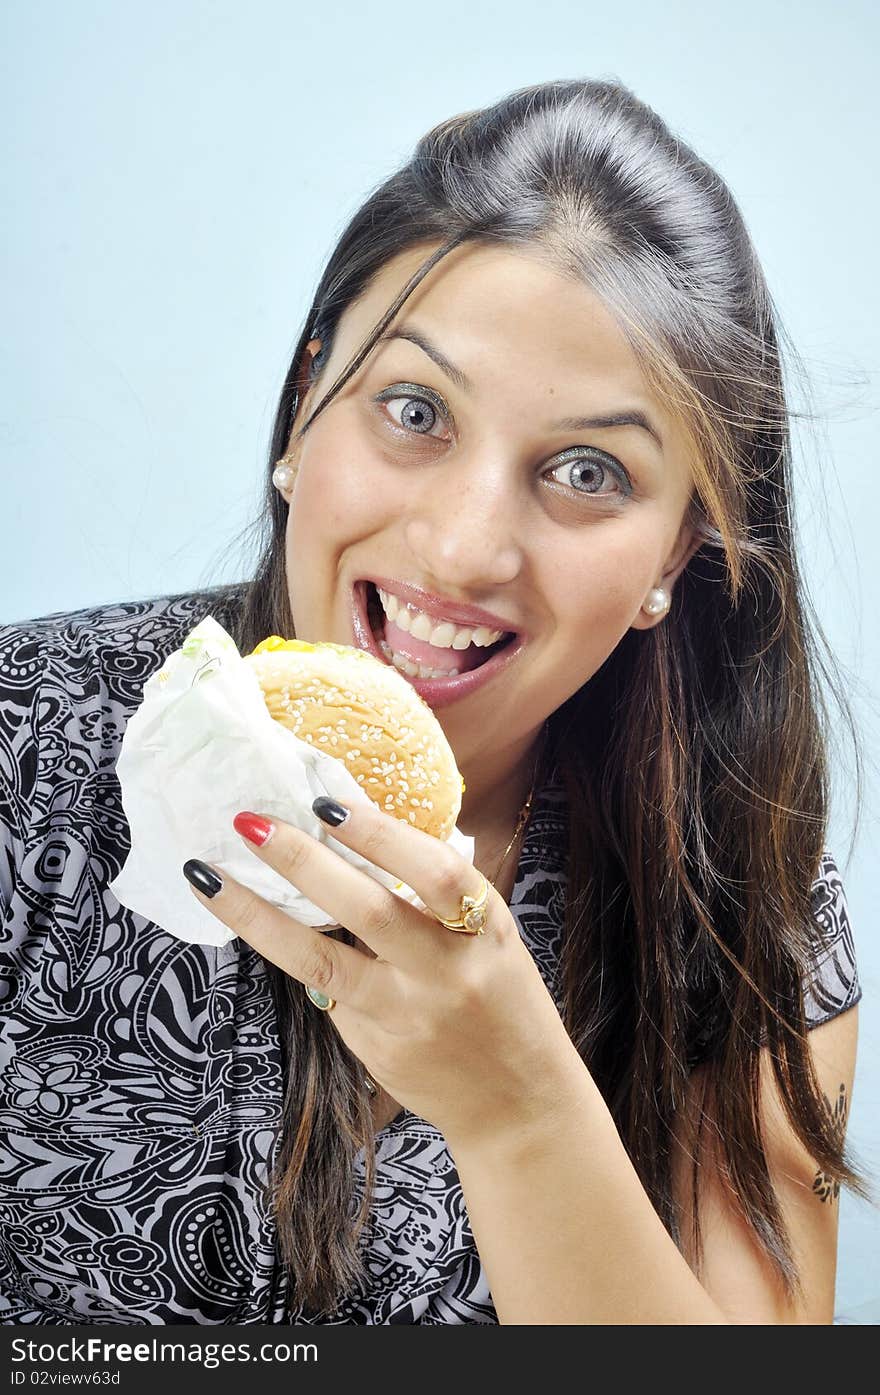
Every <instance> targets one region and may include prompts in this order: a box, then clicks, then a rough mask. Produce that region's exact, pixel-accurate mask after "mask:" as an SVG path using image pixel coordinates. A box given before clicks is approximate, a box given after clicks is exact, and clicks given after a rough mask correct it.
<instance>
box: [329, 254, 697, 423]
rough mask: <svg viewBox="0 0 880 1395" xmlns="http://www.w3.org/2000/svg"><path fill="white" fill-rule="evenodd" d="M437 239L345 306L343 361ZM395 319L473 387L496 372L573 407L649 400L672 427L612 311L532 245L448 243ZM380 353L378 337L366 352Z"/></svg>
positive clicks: (386, 269) (394, 262)
mask: <svg viewBox="0 0 880 1395" xmlns="http://www.w3.org/2000/svg"><path fill="white" fill-rule="evenodd" d="M439 245H440V244H438V243H424V244H421V245H419V246H417V247H414V248H409V249H407V251H406V252H404V253H401V254H399V255H398V256H396V257H394V258H392V259H391V260H390V261H389V262H387V263H386V264H385V265H384V266H383V267H382V268H381V270H380V271H379V272H378V273H377V274H376V276H375V277H374V279H373V281H372V282H371V283H370V285H369V287H368V288H367V290H366V291H365V292H364V293H363V294H362V296H361V297H360V299H359V300H358V301H356V302H355V303H354V304H352V305H351V306H349V307H348V309H347V310H346V312H345V314H344V315H343V317H342V321H341V323H340V333H341V334H342V336H343V338H344V350H345V357H346V358H347V357H349V355H350V354H351V353H353V352H354V351H355V350H356V349H357V348H358V347H359V346H360V344H361V343H362V342H363V341H364V340H365V339H366V338H367V336H368V335H369V333H370V331H371V329H372V328H373V326H374V325H375V324H376V322H377V321H378V320H379V319H380V318H381V317H382V316H383V315H384V313H385V312H386V311H387V309H388V307H389V305H391V304H392V303H393V301H394V300H395V298H396V297H397V295H398V294H399V293H400V291H401V290H403V288H404V287H405V286H406V285H407V283H408V281H409V280H410V279H411V277H412V276H413V275H414V274H415V273H416V272H417V271H418V270H419V268H420V267H421V266H422V265H423V263H424V262H425V260H426V259H427V258H428V257H429V256H430V254H431V253H432V252H433V251H434V250H435V249H436V248H437V247H438V246H439ZM403 323H407V324H410V323H414V324H417V325H418V327H419V328H420V329H421V330H423V331H424V332H425V333H427V334H428V335H429V336H430V338H431V339H432V340H434V341H435V342H436V343H437V344H438V345H439V347H440V348H441V349H442V350H443V352H444V353H445V354H446V356H447V357H448V358H449V359H451V360H452V361H453V362H454V363H455V364H457V365H459V366H460V367H461V368H462V369H463V370H464V371H465V373H467V374H468V376H470V377H471V378H472V379H473V380H474V382H475V385H476V387H477V388H478V389H479V388H480V387H481V386H485V387H486V388H487V389H489V390H492V391H494V390H495V389H496V388H497V387H498V386H499V385H500V380H501V379H502V378H503V380H504V382H505V383H508V384H512V383H520V384H522V383H523V382H527V383H528V384H529V387H530V389H534V390H535V391H537V392H539V393H544V394H546V395H548V396H550V397H554V398H556V399H558V400H559V401H561V400H562V397H563V395H564V397H565V399H566V402H567V403H568V405H569V406H570V407H571V410H572V411H573V412H574V411H579V412H585V411H587V410H591V409H593V408H595V409H596V410H599V411H602V410H607V409H608V408H609V407H611V406H619V405H621V404H622V403H623V402H624V401H626V403H627V404H628V405H630V406H636V405H642V406H644V407H648V406H651V407H652V409H653V410H652V415H653V416H654V418H655V419H659V421H660V424H661V426H664V425H665V426H667V427H669V426H671V421H670V419H669V418H667V417H666V414H665V413H664V412H663V409H662V404H660V403H658V402H657V400H656V398H655V397H654V396H653V394H652V392H651V390H650V388H649V385H648V383H647V382H646V380H645V377H644V375H643V373H642V370H641V368H640V366H639V363H638V360H637V358H636V356H635V354H634V352H633V350H632V348H631V346H630V344H629V343H628V341H627V339H626V337H625V336H624V334H623V333H622V331H621V330H620V328H619V326H618V325H617V323H616V321H615V320H614V317H613V316H612V314H611V313H610V311H609V310H608V309H607V308H606V307H605V305H604V304H603V302H602V301H601V300H600V299H599V297H598V296H597V295H596V294H595V293H594V292H593V291H591V290H590V288H589V287H588V286H587V285H585V284H584V283H583V282H581V281H576V280H574V279H573V278H572V277H570V276H567V275H565V274H563V273H562V272H561V271H560V270H559V269H558V268H557V267H556V266H554V265H553V264H552V263H551V261H550V258H549V255H548V254H547V253H544V252H543V251H542V250H541V249H540V248H537V247H529V248H527V249H526V248H522V249H521V248H513V247H509V246H494V245H486V244H482V243H465V244H463V245H461V246H459V247H457V248H455V249H454V251H452V252H450V253H449V254H447V256H446V257H444V258H443V259H442V260H441V261H440V262H438V263H437V265H436V266H434V267H432V268H431V270H430V271H429V272H428V273H427V275H426V277H425V278H424V280H423V281H422V282H421V283H420V284H419V285H418V286H417V287H416V288H415V290H414V291H412V292H411V293H410V295H409V296H408V297H407V300H406V301H405V303H404V305H403V306H401V308H400V310H399V311H398V312H397V314H396V315H395V317H394V319H393V320H392V323H391V325H390V326H389V329H392V328H394V327H395V326H399V325H401V324H403ZM387 352H388V348H387V346H384V345H382V344H378V345H377V346H376V347H375V348H374V349H373V350H372V352H371V355H370V358H371V359H372V358H375V357H376V356H377V355H379V354H380V353H387ZM572 397H573V398H574V400H570V398H572ZM664 439H665V433H664Z"/></svg>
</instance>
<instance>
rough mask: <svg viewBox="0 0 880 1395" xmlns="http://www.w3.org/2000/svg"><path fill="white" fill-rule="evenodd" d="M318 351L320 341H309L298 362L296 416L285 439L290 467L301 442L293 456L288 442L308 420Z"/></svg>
mask: <svg viewBox="0 0 880 1395" xmlns="http://www.w3.org/2000/svg"><path fill="white" fill-rule="evenodd" d="M320 351H321V340H320V339H310V340H309V342H308V344H306V347H305V349H304V351H303V356H302V358H301V360H300V365H299V371H298V373H297V375H296V399H297V407H296V415H295V416H294V419H293V424H292V426H291V428H290V436H288V438H287V450H286V452H285V459H286V460H287V461H288V462H289V463H290V464H291V465H296V464H297V463H298V459H299V451H300V447H301V445H302V442H301V441H297V442H296V445H295V446H294V448H293V454H291V446H290V442H291V440H292V438H293V433H294V431H298V430H299V428H300V427H301V426H302V424H303V422H304V421H307V420H308V416H309V412H310V410H311V407H312V398H313V397H314V395H315V388H316V387H317V385H318V379H317V377H315V378H313V377H312V372H311V370H312V364H313V362H314V360H315V359H316V358H317V356H318V354H319V353H320Z"/></svg>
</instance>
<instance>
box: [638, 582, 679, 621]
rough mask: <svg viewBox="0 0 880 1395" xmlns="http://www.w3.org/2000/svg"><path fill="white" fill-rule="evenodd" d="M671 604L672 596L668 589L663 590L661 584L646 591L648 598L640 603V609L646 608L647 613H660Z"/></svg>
mask: <svg viewBox="0 0 880 1395" xmlns="http://www.w3.org/2000/svg"><path fill="white" fill-rule="evenodd" d="M671 604H672V597H671V596H670V594H669V592H668V591H664V590H663V587H662V586H655V587H654V588H653V590H651V591H649V592H648V599H647V600H646V601H645V602H644V604H643V605H642V610H646V611H647V612H648V614H649V615H662V614H663V613H664V611H667V610H668V609H669V607H670V605H671Z"/></svg>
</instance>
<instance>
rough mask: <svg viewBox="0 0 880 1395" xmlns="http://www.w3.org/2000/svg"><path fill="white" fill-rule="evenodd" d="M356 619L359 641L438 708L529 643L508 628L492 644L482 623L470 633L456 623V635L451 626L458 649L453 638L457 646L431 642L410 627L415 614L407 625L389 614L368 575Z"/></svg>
mask: <svg viewBox="0 0 880 1395" xmlns="http://www.w3.org/2000/svg"><path fill="white" fill-rule="evenodd" d="M407 609H408V608H407ZM397 618H398V619H399V618H400V613H399V612H398V617H397ZM352 622H353V630H354V638H355V643H356V644H357V646H358V647H359V648H361V649H365V650H366V651H367V652H368V653H370V654H372V655H373V656H374V657H375V658H377V659H381V660H382V662H383V663H386V664H390V665H393V667H395V668H396V669H398V671H399V672H400V673H401V674H402V675H403V677H404V678H406V679H407V681H408V682H409V683H411V684H412V686H413V687H414V688H415V690H416V692H417V693H419V695H420V696H421V697H422V698H424V700H425V701H426V702H427V703H428V704H429V705H430V706H431V707H434V708H438V707H444V706H446V705H448V704H449V703H451V702H455V701H457V700H458V699H459V698H462V697H466V696H468V695H469V694H471V693H473V692H475V691H476V690H477V688H480V687H483V686H484V685H485V684H486V683H488V682H490V681H491V679H492V678H493V677H494V676H495V675H496V674H497V673H499V672H500V671H501V669H503V668H506V667H507V666H508V665H509V664H510V663H511V662H512V661H513V659H514V658H515V656H516V655H517V654H518V653H519V651H520V649H522V648H523V646H524V645H525V642H526V641H525V637H524V636H523V635H520V634H518V633H516V632H515V631H508V632H507V633H503V634H502V635H501V636H500V637H499V638H498V639H497V640H495V641H494V642H489V643H487V642H486V641H487V640H490V638H491V635H492V633H493V632H492V631H488V630H485V629H484V628H483V627H479V628H478V629H477V630H472V631H470V633H469V634H468V635H465V633H464V631H465V630H466V627H465V626H460V627H458V626H456V627H454V631H453V633H452V635H450V632H449V631H447V634H446V637H448V638H451V639H453V640H454V641H457V642H458V643H459V645H460V646H461V647H459V648H458V649H456V648H455V647H454V643H453V645H452V647H445V646H443V645H433V644H430V643H429V642H428V640H427V639H423V638H420V637H416V636H414V635H412V634H411V633H409V632H408V630H407V629H406V625H407V623H409V624H410V625H412V623H413V622H412V617H411V615H407V616H405V617H404V618H403V625H402V626H401V625H399V624H397V623H396V621H394V620H390V619H389V617H388V615H386V613H385V608H384V606H383V605H382V601H381V600H380V598H379V594H378V591H377V589H376V586H375V584H374V583H373V582H372V581H367V580H362V581H358V582H356V583H355V586H354V609H353V616H352ZM436 623H437V625H440V624H443V623H444V622H443V621H440V620H438V621H437V622H436ZM420 630H421V631H422V632H424V627H423V626H420ZM480 641H482V643H481V642H480Z"/></svg>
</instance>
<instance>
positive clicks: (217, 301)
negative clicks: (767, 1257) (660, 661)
mask: <svg viewBox="0 0 880 1395" xmlns="http://www.w3.org/2000/svg"><path fill="white" fill-rule="evenodd" d="M877 16H878V11H877V9H876V7H875V6H874V5H873V4H871V3H868V0H864V3H861V2H860V0H847V2H846V3H843V4H841V3H837V4H834V5H829V4H821V5H820V4H815V3H800V4H797V5H795V4H783V3H776V4H768V3H766V0H762V3H755V2H754V0H740V3H739V4H738V5H737V6H735V7H733V9H732V10H730V9H728V12H723V11H722V8H721V7H720V6H705V5H704V4H703V3H701V0H677V3H666V4H664V5H662V6H658V5H657V4H656V3H653V0H650V2H649V0H630V3H628V4H627V5H625V6H624V5H612V6H609V5H607V4H604V3H603V4H601V5H600V4H595V3H590V0H542V3H540V4H539V5H534V4H532V3H530V2H529V0H527V2H526V3H519V2H518V0H506V3H505V4H504V5H503V6H502V5H499V4H497V3H490V4H485V3H481V0H467V3H462V0H444V3H443V4H442V5H440V6H430V7H429V6H425V7H422V6H419V7H415V6H413V7H411V8H410V7H399V6H392V5H389V6H379V5H376V4H362V3H356V2H355V0H337V3H335V4H334V5H332V6H331V5H316V6H315V7H314V8H313V9H311V10H310V9H309V8H307V7H306V6H305V5H299V4H282V3H269V0H251V3H249V4H247V5H244V4H232V3H215V4H209V3H202V4H198V3H192V2H190V3H168V0H160V3H156V0H153V2H152V3H151V4H149V5H144V4H140V3H138V4H135V3H133V2H132V0H128V2H127V3H92V2H91V0H67V3H47V2H46V0H27V3H23V0H17V3H15V4H12V5H9V4H7V6H6V8H5V16H4V19H3V28H4V30H5V34H4V35H3V38H2V43H0V52H2V58H0V63H2V82H0V92H2V97H0V102H2V108H0V128H2V130H3V132H4V141H3V148H4V150H5V155H4V157H3V168H2V179H3V189H4V193H5V199H4V202H5V204H6V209H7V211H6V213H5V214H4V219H3V234H2V236H3V239H4V242H5V244H6V246H5V256H4V258H3V262H4V265H3V271H2V276H3V300H4V305H5V311H4V321H5V332H4V334H3V336H2V347H0V354H2V364H0V383H2V387H0V392H2V394H3V400H2V408H0V449H2V467H0V468H2V517H3V534H2V536H3V565H2V573H0V575H2V596H0V622H2V621H9V620H18V619H24V618H27V617H31V616H36V615H41V614H46V613H48V612H50V611H53V610H62V609H72V608H75V607H79V606H85V605H97V604H101V603H106V602H111V601H117V600H127V599H132V598H136V597H142V596H146V595H153V594H156V593H159V592H171V591H175V590H181V591H182V590H186V589H189V588H191V587H193V586H195V585H197V584H199V583H201V582H206V581H221V580H227V579H233V578H237V577H239V576H244V575H245V574H246V573H248V572H249V567H248V564H247V561H246V560H245V559H241V560H238V561H237V560H236V559H235V558H233V560H232V561H231V562H230V563H229V564H228V565H227V566H226V568H225V570H221V571H220V572H218V571H217V568H216V565H215V563H216V559H218V558H219V557H220V555H221V553H222V552H223V550H224V546H225V544H227V543H228V542H229V540H230V539H231V538H232V537H234V535H235V534H236V533H238V531H239V530H240V529H241V527H242V526H243V524H244V523H245V522H247V521H249V520H250V519H251V517H252V516H253V514H254V512H255V509H256V507H257V502H258V491H259V487H260V486H259V482H260V481H261V480H262V478H263V475H264V471H265V459H266V451H267V448H268V438H269V431H270V425H271V420H272V415H273V411H274V407H275V402H276V398H277V395H278V392H279V389H280V386H281V383H282V379H283V375H284V371H285V368H286V365H287V362H288V359H289V357H290V354H291V352H292V349H293V346H294V343H295V340H296V337H297V334H298V332H299V330H300V327H301V322H302V320H303V318H304V316H305V313H306V310H307V309H308V305H309V303H310V300H311V295H312V291H313V288H314V285H315V283H316V280H317V277H318V274H319V271H320V269H321V267H322V264H323V262H324V260H325V258H326V256H327V254H328V252H329V250H330V247H331V245H332V244H333V242H334V241H335V239H336V237H337V235H338V234H339V232H340V231H341V229H342V227H343V225H344V223H345V222H346V220H347V219H348V217H349V215H350V214H351V213H352V212H353V210H354V209H355V208H356V207H357V206H358V205H359V203H360V202H361V201H362V200H363V198H364V197H365V196H366V194H367V192H368V191H369V190H370V189H371V188H372V187H373V186H374V185H375V184H376V183H377V182H378V181H379V180H380V179H382V178H383V177H384V176H385V175H386V174H388V173H390V172H391V171H392V170H393V169H394V168H395V167H396V166H397V165H398V163H399V162H400V161H402V160H403V159H405V158H406V157H407V156H408V155H409V153H410V151H411V149H412V147H413V145H414V143H415V141H416V139H417V138H418V137H419V136H420V135H421V134H422V133H423V132H424V131H425V130H426V129H427V128H428V127H430V126H431V125H433V124H434V123H435V122H437V121H439V120H441V119H443V118H445V117H447V116H450V115H452V114H453V113H456V112H460V111H463V110H467V109H471V108H473V107H477V106H483V105H486V104H487V103H489V102H491V101H494V100H495V99H497V98H498V97H500V96H501V95H503V94H504V93H506V92H508V91H510V90H511V89H512V88H514V87H519V86H523V85H526V84H531V83H534V82H540V81H545V80H548V79H551V78H559V77H617V78H620V79H621V80H622V81H623V82H625V83H626V84H627V85H628V86H630V87H632V88H633V89H634V90H635V92H636V94H637V95H638V96H639V97H641V98H642V99H643V100H645V101H647V102H648V103H649V104H650V105H651V106H653V107H654V108H655V109H656V110H657V111H658V112H659V113H660V115H661V116H662V117H663V118H664V119H665V120H666V121H667V122H668V123H669V124H670V125H671V126H672V128H673V129H674V130H676V131H677V132H678V133H679V134H680V135H681V136H683V137H684V139H685V140H687V141H688V142H689V143H691V144H692V145H693V146H694V147H695V148H696V150H697V151H698V152H699V153H700V154H701V155H703V156H704V158H706V159H707V160H708V161H709V162H710V163H712V164H714V165H715V167H716V168H717V169H718V170H719V171H720V173H721V174H722V175H723V176H724V178H725V179H726V180H727V181H728V183H729V184H730V186H731V188H732V190H733V193H734V195H735V197H736V198H737V200H738V201H739V204H740V207H741V208H742V210H743V212H744V214H745V218H746V221H747V223H748V226H749V228H750V231H751V234H752V236H753V238H754V241H755V243H756V245H757V248H758V252H759V255H760V257H761V259H762V262H763V265H764V268H765V271H766V274H767V276H768V279H769V283H770V287H771V291H772V293H773V295H774V298H775V301H776V304H777V306H778V308H779V310H780V312H781V315H782V317H783V321H784V323H785V324H786V326H787V328H788V330H789V332H790V333H791V335H792V336H793V338H794V341H795V343H796V345H797V347H798V348H799V350H800V351H801V353H802V354H803V355H804V356H805V358H806V361H807V367H808V369H809V371H810V374H811V382H812V388H813V392H814V402H813V405H814V407H815V409H816V410H817V411H818V412H819V413H820V418H821V419H820V421H819V423H818V426H817V427H815V428H813V429H812V430H811V431H810V432H809V433H806V434H805V435H803V434H802V433H801V432H799V433H798V439H799V442H800V448H799V451H798V466H797V469H798V485H797V489H798V492H797V496H796V507H797V513H798V518H799V523H800V530H801V539H802V550H801V562H802V567H803V570H804V572H805V575H806V579H807V582H808V585H809V587H810V590H811V592H812V595H813V597H814V600H815V603H816V605H817V607H818V611H819V615H820V618H821V621H822V624H823V626H824V628H825V630H826V633H827V634H828V637H829V639H830V641H831V643H832V645H833V646H834V648H835V651H836V653H837V655H838V657H839V659H840V660H841V661H842V663H843V665H844V670H845V675H846V678H845V681H846V685H847V688H848V690H849V692H850V695H851V697H852V699H853V701H854V704H855V707H856V713H857V716H858V718H859V721H860V723H861V726H862V730H863V733H864V736H865V742H866V748H867V755H868V758H869V766H868V787H867V790H866V801H865V806H864V811H863V816H862V825H861V829H860V834H859V838H858V841H857V843H856V847H855V853H854V856H853V858H852V860H851V861H850V862H847V854H848V851H849V841H850V833H851V828H852V823H851V814H852V800H851V794H852V784H853V775H852V768H851V761H850V762H849V763H846V762H845V761H843V760H841V762H840V763H839V764H838V767H837V785H838V788H837V794H836V807H835V811H834V822H833V825H832V831H831V836H830V838H829V846H830V848H831V850H832V851H833V852H834V853H835V855H836V856H837V858H838V862H839V864H840V867H841V871H842V872H843V874H844V880H845V885H846V887H847V893H848V899H849V905H850V911H851V915H852V919H853V922H854V925H855V931H856V943H857V949H858V953H859V960H860V969H861V978H862V982H863V987H864V993H865V997H864V1000H863V1003H862V1007H861V1041H860V1053H859V1066H858V1073H857V1077H856V1085H855V1091H854V1098H853V1106H852V1116H851V1126H850V1135H849V1136H850V1139H851V1140H852V1143H853V1144H854V1146H855V1147H856V1149H857V1150H858V1152H859V1155H860V1157H861V1159H862V1161H863V1162H864V1163H865V1164H866V1165H868V1166H869V1167H870V1168H872V1169H873V1171H874V1174H875V1176H876V1177H877V1178H878V1182H880V1108H878V1103H880V1099H878V1097H880V1041H878V1038H880V1012H878V997H877V992H878V983H880V951H878V943H877V936H876V933H875V906H876V904H877V881H876V874H875V873H874V870H873V869H874V867H875V866H876V862H877V855H878V843H880V839H878V819H877V795H878V788H880V779H878V772H877V769H876V765H875V763H874V761H873V755H872V752H873V751H874V749H875V748H876V745H877V736H878V732H880V721H878V709H877V701H876V698H877V674H878V658H880V648H878V626H877V623H876V616H877V613H878V607H880V583H878V576H877V570H876V568H877V560H878V551H877V523H878V508H877V504H878V483H877V481H878V471H877V451H876V439H877V430H878V421H877V408H878V400H880V395H878V378H877V367H878V348H880V333H878V301H877V295H876V245H877V225H878V222H880V208H878V199H877V192H876V189H877V185H876V151H877V145H878V135H880V132H878V128H877V115H876V112H877V108H876V96H875V95H872V94H875V93H876V54H877V51H878V38H880V34H878V17H877ZM843 753H844V755H846V747H845V746H844V748H843ZM841 1212H842V1219H841V1246H840V1258H839V1266H838V1288H837V1310H838V1313H839V1314H848V1315H850V1319H851V1320H858V1321H863V1322H864V1321H880V1273H878V1254H880V1211H878V1210H876V1209H871V1208H869V1207H867V1206H865V1205H863V1204H862V1203H859V1202H856V1201H854V1200H853V1199H852V1198H850V1197H849V1196H848V1195H846V1194H844V1196H843V1200H842V1208H841Z"/></svg>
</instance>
